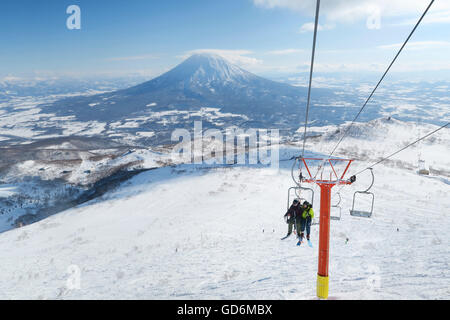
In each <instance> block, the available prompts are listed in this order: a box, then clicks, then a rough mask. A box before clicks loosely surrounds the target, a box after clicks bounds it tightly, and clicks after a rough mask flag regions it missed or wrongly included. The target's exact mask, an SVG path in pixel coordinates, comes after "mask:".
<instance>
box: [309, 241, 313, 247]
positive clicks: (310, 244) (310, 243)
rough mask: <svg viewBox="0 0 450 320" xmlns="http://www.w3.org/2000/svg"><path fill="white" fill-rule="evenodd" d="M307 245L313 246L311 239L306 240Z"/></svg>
mask: <svg viewBox="0 0 450 320" xmlns="http://www.w3.org/2000/svg"><path fill="white" fill-rule="evenodd" d="M308 246H310V247H311V248H312V247H313V246H312V242H311V240H308Z"/></svg>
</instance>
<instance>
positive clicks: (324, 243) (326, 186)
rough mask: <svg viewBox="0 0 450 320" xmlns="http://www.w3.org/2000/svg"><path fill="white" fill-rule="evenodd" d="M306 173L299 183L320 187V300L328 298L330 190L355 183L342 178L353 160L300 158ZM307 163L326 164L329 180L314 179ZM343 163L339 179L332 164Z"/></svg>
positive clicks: (318, 273) (318, 284) (318, 292)
mask: <svg viewBox="0 0 450 320" xmlns="http://www.w3.org/2000/svg"><path fill="white" fill-rule="evenodd" d="M300 160H301V161H302V162H303V165H304V166H305V168H306V170H307V171H308V175H309V178H304V177H303V176H302V174H301V173H300V181H303V182H306V183H315V184H317V185H318V186H319V187H320V220H319V261H318V272H317V297H319V298H320V299H327V298H328V287H329V281H328V280H329V277H328V266H329V254H330V220H331V218H330V212H331V189H332V188H333V187H334V186H336V185H345V184H352V183H353V182H354V181H355V178H354V177H351V178H350V179H348V180H344V176H345V174H346V173H347V171H348V168H349V167H350V164H351V163H352V162H353V161H354V160H353V159H319V158H300ZM307 161H322V163H323V164H325V163H326V162H328V163H329V164H330V167H331V169H332V172H330V178H329V179H326V178H325V179H324V178H323V176H321V177H320V179H316V178H315V177H313V176H312V175H311V171H310V170H309V167H308V164H307ZM335 161H344V162H348V163H347V166H346V167H345V170H344V172H343V173H342V175H341V176H340V177H339V176H338V174H337V173H336V170H335V168H334V166H333V163H332V162H335Z"/></svg>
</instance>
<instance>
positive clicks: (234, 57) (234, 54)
mask: <svg viewBox="0 0 450 320" xmlns="http://www.w3.org/2000/svg"><path fill="white" fill-rule="evenodd" d="M196 53H212V54H217V55H219V56H221V57H223V58H225V59H226V60H228V61H230V62H231V63H234V64H237V65H239V66H243V67H248V66H256V65H261V64H262V63H263V62H262V60H259V59H256V58H253V57H249V56H248V55H250V54H253V52H252V51H249V50H222V49H196V50H191V51H187V52H185V53H184V54H183V55H182V56H179V58H182V59H187V58H188V57H190V56H191V55H193V54H196Z"/></svg>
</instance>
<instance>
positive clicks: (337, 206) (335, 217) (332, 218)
mask: <svg viewBox="0 0 450 320" xmlns="http://www.w3.org/2000/svg"><path fill="white" fill-rule="evenodd" d="M337 195H338V196H339V201H338V203H336V204H335V205H332V206H331V208H337V209H339V215H338V216H337V215H336V216H330V219H331V220H336V221H339V220H341V217H342V208H341V206H340V204H341V201H342V198H341V194H340V193H339V192H338V193H337Z"/></svg>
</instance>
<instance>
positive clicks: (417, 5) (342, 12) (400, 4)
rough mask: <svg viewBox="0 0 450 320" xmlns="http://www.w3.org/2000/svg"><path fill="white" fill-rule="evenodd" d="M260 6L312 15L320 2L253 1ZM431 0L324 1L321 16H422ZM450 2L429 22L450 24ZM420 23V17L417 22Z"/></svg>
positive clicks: (345, 19)
mask: <svg viewBox="0 0 450 320" xmlns="http://www.w3.org/2000/svg"><path fill="white" fill-rule="evenodd" d="M253 3H254V4H255V5H256V6H260V7H263V8H277V7H278V8H286V9H291V10H295V11H298V12H301V13H303V14H305V15H308V16H313V15H314V13H315V5H316V0H253ZM428 4H429V1H424V0H330V1H322V3H321V8H320V13H321V16H324V17H325V18H326V20H327V21H329V22H355V21H358V20H366V19H369V18H373V15H374V14H379V15H380V17H381V18H384V17H400V16H404V15H413V16H414V17H416V16H417V17H418V16H419V15H420V14H421V13H422V12H423V10H425V8H426V6H427V5H428ZM448 10H450V1H448V0H443V1H436V2H435V3H434V4H433V6H432V7H431V9H430V12H429V15H430V16H434V18H427V19H429V22H431V21H435V22H439V21H441V22H442V21H448V19H449V18H448V13H445V12H446V11H448ZM415 20H416V21H417V18H416V19H415Z"/></svg>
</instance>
